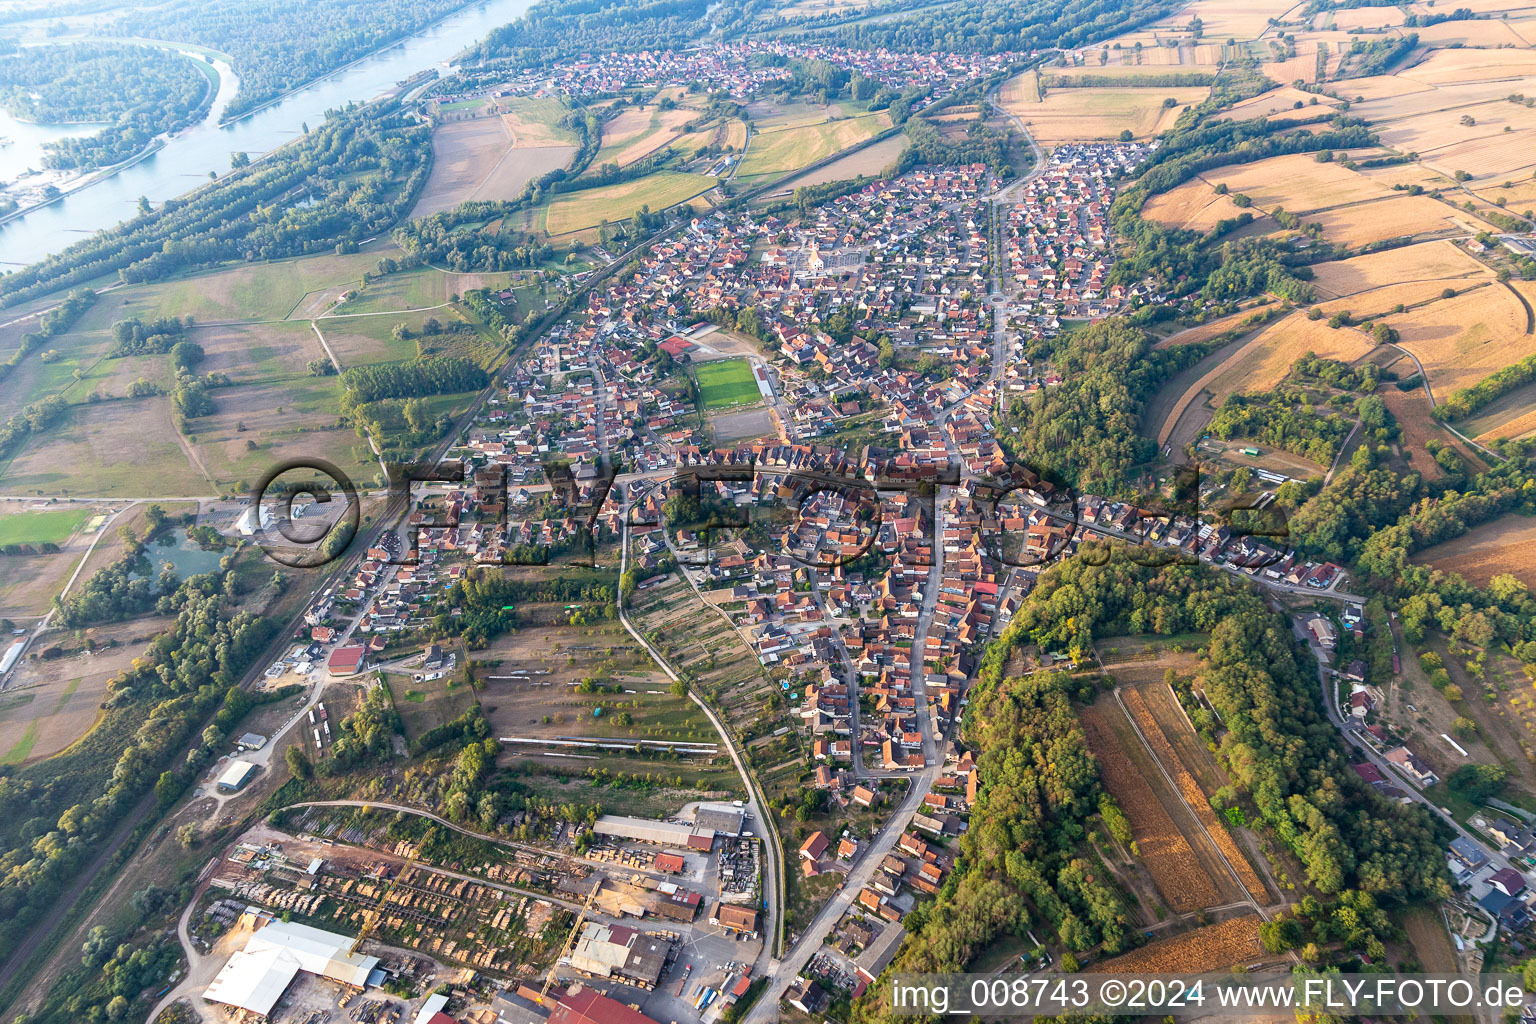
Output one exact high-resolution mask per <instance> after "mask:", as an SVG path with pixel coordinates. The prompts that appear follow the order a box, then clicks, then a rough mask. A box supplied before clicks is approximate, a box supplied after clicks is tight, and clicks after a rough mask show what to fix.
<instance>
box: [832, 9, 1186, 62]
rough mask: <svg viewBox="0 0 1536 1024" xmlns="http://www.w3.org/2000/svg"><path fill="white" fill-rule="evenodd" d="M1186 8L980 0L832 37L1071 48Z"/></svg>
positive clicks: (975, 49) (992, 48)
mask: <svg viewBox="0 0 1536 1024" xmlns="http://www.w3.org/2000/svg"><path fill="white" fill-rule="evenodd" d="M1182 6H1183V4H1182V3H1181V2H1179V0H1079V2H1077V3H1070V4H1067V3H1062V2H1061V0H980V2H978V3H972V4H963V5H960V6H958V7H956V6H952V5H945V4H941V5H938V6H935V7H930V8H926V9H921V10H917V11H914V12H912V13H910V14H908V15H906V16H905V17H900V18H895V19H892V20H889V21H863V22H860V23H858V24H855V25H849V26H846V27H844V28H841V29H839V30H837V32H836V34H835V36H833V38H835V39H836V40H837V41H838V42H839V43H841V44H843V45H844V46H852V47H858V48H864V49H867V48H872V47H886V48H888V49H892V50H906V51H918V52H926V51H933V50H948V51H950V52H952V53H1002V52H1004V51H1007V50H1022V51H1026V52H1027V51H1029V50H1037V49H1040V50H1043V49H1053V48H1060V49H1070V48H1072V47H1077V46H1082V45H1083V44H1085V43H1091V42H1094V41H1095V40H1098V39H1103V38H1107V37H1108V36H1112V35H1117V34H1119V33H1122V32H1129V31H1131V30H1133V29H1135V28H1137V27H1139V26H1141V25H1147V24H1150V23H1152V22H1154V21H1157V20H1158V19H1159V18H1162V17H1164V16H1166V15H1169V14H1172V13H1173V12H1174V11H1176V10H1178V9H1179V8H1180V7H1182Z"/></svg>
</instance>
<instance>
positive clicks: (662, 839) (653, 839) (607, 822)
mask: <svg viewBox="0 0 1536 1024" xmlns="http://www.w3.org/2000/svg"><path fill="white" fill-rule="evenodd" d="M592 831H594V832H596V833H597V834H598V835H600V836H613V837H614V838H615V839H632V840H635V841H636V842H641V843H655V844H656V845H657V846H675V847H681V848H683V849H690V850H708V849H710V847H712V846H714V844H715V833H714V830H713V829H707V828H699V827H698V826H695V825H674V824H672V823H671V822H669V821H652V820H651V819H649V818H628V817H624V816H623V815H618V814H604V815H601V816H600V817H599V818H598V819H597V821H596V822H595V823H594V824H593V825H592Z"/></svg>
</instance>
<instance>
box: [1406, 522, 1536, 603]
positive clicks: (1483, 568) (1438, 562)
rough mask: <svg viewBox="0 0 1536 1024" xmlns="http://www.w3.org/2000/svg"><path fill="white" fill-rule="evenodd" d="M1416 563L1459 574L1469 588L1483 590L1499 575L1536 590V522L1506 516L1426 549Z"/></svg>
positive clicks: (1416, 557)
mask: <svg viewBox="0 0 1536 1024" xmlns="http://www.w3.org/2000/svg"><path fill="white" fill-rule="evenodd" d="M1413 560H1414V561H1415V562H1419V563H1421V564H1424V565H1428V566H1430V567H1431V568H1435V569H1440V570H1442V571H1444V572H1454V573H1460V574H1461V575H1462V576H1465V577H1466V578H1467V579H1468V580H1469V581H1470V582H1471V583H1472V584H1474V585H1475V586H1479V587H1486V586H1487V585H1488V581H1489V580H1491V579H1492V578H1493V577H1495V576H1497V575H1499V574H1500V573H1509V574H1510V575H1511V576H1514V577H1515V578H1516V579H1518V580H1520V581H1521V582H1522V583H1524V584H1525V585H1526V586H1528V587H1536V518H1532V517H1529V516H1519V515H1505V516H1501V517H1499V518H1498V519H1495V520H1493V521H1492V522H1489V523H1483V524H1482V525H1480V526H1474V527H1473V528H1472V529H1470V530H1468V531H1467V532H1466V533H1464V534H1462V535H1461V536H1460V537H1456V538H1454V539H1453V540H1448V541H1446V542H1445V543H1443V544H1436V545H1435V546H1434V547H1430V548H1425V549H1424V550H1423V551H1420V552H1419V553H1418V554H1416V555H1415V556H1414V559H1413Z"/></svg>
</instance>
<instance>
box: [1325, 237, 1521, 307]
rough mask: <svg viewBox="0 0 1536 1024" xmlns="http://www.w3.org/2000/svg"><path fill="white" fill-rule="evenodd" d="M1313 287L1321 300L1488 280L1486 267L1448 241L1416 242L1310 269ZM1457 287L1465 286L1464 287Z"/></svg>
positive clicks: (1459, 286)
mask: <svg viewBox="0 0 1536 1024" xmlns="http://www.w3.org/2000/svg"><path fill="white" fill-rule="evenodd" d="M1313 273H1314V274H1315V276H1314V277H1313V279H1312V283H1313V285H1314V286H1315V287H1316V288H1317V291H1318V294H1320V295H1322V296H1324V297H1325V298H1337V297H1339V296H1344V295H1354V294H1357V293H1360V292H1367V291H1371V290H1372V289H1376V288H1382V287H1384V286H1386V285H1398V284H1407V283H1410V282H1415V281H1441V280H1445V279H1449V278H1463V279H1471V278H1478V277H1489V278H1491V277H1492V275H1491V274H1489V272H1488V268H1487V267H1485V266H1483V265H1482V264H1481V263H1479V262H1478V261H1477V260H1475V259H1473V258H1472V257H1471V256H1468V255H1467V254H1466V253H1465V252H1463V251H1462V250H1461V249H1459V248H1457V247H1456V246H1455V245H1453V244H1452V243H1451V242H1448V241H1443V240H1442V241H1435V242H1420V243H1419V244H1418V245H1405V246H1402V247H1400V248H1397V249H1388V250H1386V251H1384V252H1373V253H1368V254H1367V255H1364V256H1355V257H1352V258H1350V259H1347V260H1335V261H1334V262H1332V263H1322V264H1319V265H1318V266H1316V267H1314V268H1313ZM1457 287H1458V288H1461V287H1465V285H1464V284H1462V285H1458V286H1457Z"/></svg>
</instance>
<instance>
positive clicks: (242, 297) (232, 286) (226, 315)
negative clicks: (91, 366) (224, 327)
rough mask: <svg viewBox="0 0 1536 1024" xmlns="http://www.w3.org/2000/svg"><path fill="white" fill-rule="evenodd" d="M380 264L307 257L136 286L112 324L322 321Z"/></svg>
mask: <svg viewBox="0 0 1536 1024" xmlns="http://www.w3.org/2000/svg"><path fill="white" fill-rule="evenodd" d="M377 263H378V256H376V255H371V254H367V253H355V254H352V255H348V256H334V255H325V256H304V257H300V258H298V259H292V260H281V261H278V262H275V263H251V264H244V265H240V266H235V267H231V268H230V269H228V270H217V271H213V272H211V273H207V274H197V275H195V276H192V277H184V278H177V279H176V280H174V281H168V282H162V283H159V284H153V285H143V286H134V287H132V288H125V289H123V291H124V292H125V293H127V294H126V295H123V296H122V297H121V300H120V301H122V302H123V303H124V306H125V307H126V308H124V309H123V310H122V311H121V312H120V313H119V314H117V315H115V316H113V317H112V319H114V320H121V319H122V318H123V317H125V316H139V317H142V318H144V319H149V318H151V317H160V316H188V315H191V316H194V317H196V319H197V321H198V322H199V323H206V322H208V321H210V320H281V319H285V318H287V317H306V316H317V315H319V314H320V313H321V312H323V311H324V310H325V309H326V307H328V306H329V305H330V304H331V303H332V302H334V301H336V300H337V299H339V298H340V297H341V293H342V292H344V291H346V290H347V289H348V288H351V287H353V286H355V285H356V284H357V282H358V279H359V278H361V277H362V274H363V271H365V270H373V269H374V266H375V264H377ZM116 294H118V293H114V295H116ZM98 305H100V304H99V303H98ZM92 313H93V314H94V313H95V310H94V309H93V310H92ZM82 326H83V322H82ZM102 326H103V327H107V326H110V324H103V325H102Z"/></svg>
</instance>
